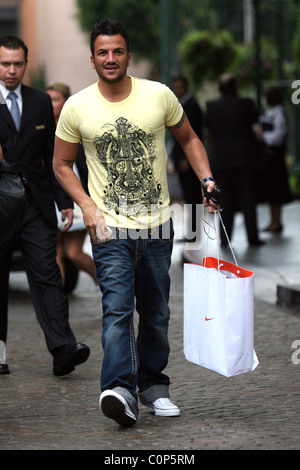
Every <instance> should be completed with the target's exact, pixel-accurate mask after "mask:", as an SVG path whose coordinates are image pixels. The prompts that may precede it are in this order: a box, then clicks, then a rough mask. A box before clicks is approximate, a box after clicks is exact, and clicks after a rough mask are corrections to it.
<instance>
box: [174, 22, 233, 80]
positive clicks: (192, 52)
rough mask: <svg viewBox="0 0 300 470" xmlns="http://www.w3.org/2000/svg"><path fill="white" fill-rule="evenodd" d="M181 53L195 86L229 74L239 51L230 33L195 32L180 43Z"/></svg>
mask: <svg viewBox="0 0 300 470" xmlns="http://www.w3.org/2000/svg"><path fill="white" fill-rule="evenodd" d="M179 53H180V57H181V60H182V62H183V64H184V67H185V70H186V73H187V75H188V76H189V78H190V80H191V82H192V84H193V85H194V86H199V85H201V84H202V83H203V82H204V81H205V80H212V81H215V80H217V79H218V78H219V76H220V74H222V73H224V72H227V71H228V69H229V68H230V66H231V64H232V63H233V61H234V59H235V57H236V54H237V49H236V45H235V43H234V40H233V38H232V36H231V34H230V33H229V31H225V30H223V31H193V32H192V33H189V34H187V35H186V36H185V37H184V38H183V39H182V40H181V41H180V43H179Z"/></svg>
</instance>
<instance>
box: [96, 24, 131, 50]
mask: <svg viewBox="0 0 300 470" xmlns="http://www.w3.org/2000/svg"><path fill="white" fill-rule="evenodd" d="M116 34H120V35H121V36H122V37H123V38H124V40H125V43H126V47H127V52H129V37H128V34H127V32H126V30H125V27H124V26H123V24H122V23H120V22H119V21H115V20H111V19H108V20H104V21H101V22H100V23H96V24H94V26H93V28H92V32H91V41H90V48H91V53H92V55H94V46H95V40H96V38H97V37H98V36H100V35H101V36H115V35H116Z"/></svg>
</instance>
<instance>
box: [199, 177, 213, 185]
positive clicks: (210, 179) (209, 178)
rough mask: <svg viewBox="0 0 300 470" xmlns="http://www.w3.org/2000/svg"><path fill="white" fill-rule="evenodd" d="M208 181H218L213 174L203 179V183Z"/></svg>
mask: <svg viewBox="0 0 300 470" xmlns="http://www.w3.org/2000/svg"><path fill="white" fill-rule="evenodd" d="M207 181H213V182H214V183H216V182H215V180H214V179H213V178H212V177H211V176H207V177H206V178H204V179H203V180H202V184H204V183H206V182H207Z"/></svg>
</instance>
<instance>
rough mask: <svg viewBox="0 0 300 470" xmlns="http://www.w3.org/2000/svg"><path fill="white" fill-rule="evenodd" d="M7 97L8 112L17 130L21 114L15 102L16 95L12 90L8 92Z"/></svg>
mask: <svg viewBox="0 0 300 470" xmlns="http://www.w3.org/2000/svg"><path fill="white" fill-rule="evenodd" d="M7 98H9V99H10V101H11V108H10V114H11V116H12V118H13V120H14V123H15V126H16V128H17V130H19V129H20V122H21V114H20V110H19V106H18V103H17V95H16V93H14V92H13V91H11V92H10V93H9V94H8V96H7Z"/></svg>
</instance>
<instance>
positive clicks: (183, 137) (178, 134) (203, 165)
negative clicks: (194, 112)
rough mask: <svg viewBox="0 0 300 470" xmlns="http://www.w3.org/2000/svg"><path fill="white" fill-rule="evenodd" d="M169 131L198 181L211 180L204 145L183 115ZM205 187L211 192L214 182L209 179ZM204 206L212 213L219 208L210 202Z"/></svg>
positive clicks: (211, 176)
mask: <svg viewBox="0 0 300 470" xmlns="http://www.w3.org/2000/svg"><path fill="white" fill-rule="evenodd" d="M169 130H170V131H171V133H172V134H173V136H174V137H175V138H176V139H177V141H178V142H179V143H180V145H181V147H182V149H183V151H184V153H185V155H186V157H187V159H188V161H189V162H190V165H191V166H192V168H193V170H194V172H195V173H196V175H197V177H198V179H199V180H200V181H201V182H202V180H203V179H204V178H213V175H212V172H211V169H210V165H209V160H208V157H207V153H206V150H205V148H204V145H203V144H202V142H201V140H200V139H199V138H198V136H197V135H196V133H195V132H194V131H193V129H192V127H191V125H190V123H189V120H188V119H187V117H186V115H185V113H183V116H182V118H181V120H180V121H179V122H178V124H176V125H175V126H171V127H169ZM205 185H206V186H207V190H208V192H211V191H212V190H213V189H214V188H215V182H214V181H212V180H211V179H209V180H208V181H207V182H206V183H205ZM204 205H205V206H207V207H209V210H211V211H212V212H213V211H214V210H217V209H219V206H218V205H216V204H214V203H213V202H212V201H211V200H209V201H204Z"/></svg>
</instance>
